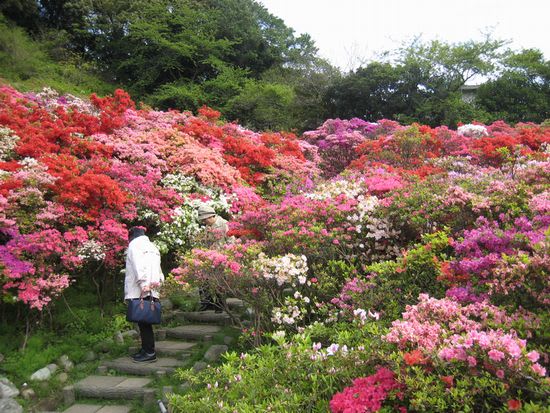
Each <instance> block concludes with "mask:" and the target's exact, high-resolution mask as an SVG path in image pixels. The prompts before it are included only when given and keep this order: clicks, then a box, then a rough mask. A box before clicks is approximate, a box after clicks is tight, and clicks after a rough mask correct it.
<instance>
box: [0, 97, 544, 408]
mask: <svg viewBox="0 0 550 413" xmlns="http://www.w3.org/2000/svg"><path fill="white" fill-rule="evenodd" d="M0 124H1V125H2V129H0V134H1V135H2V137H1V147H0V170H1V171H2V172H1V174H0V208H1V209H0V232H1V241H2V242H1V243H0V244H1V245H0V257H1V261H0V270H1V271H2V272H1V274H2V275H1V276H0V285H1V286H2V294H3V298H4V301H5V302H6V303H11V304H10V305H25V306H26V307H25V308H26V311H37V310H42V309H44V308H45V307H46V306H48V305H50V302H51V300H52V299H53V298H54V297H56V296H57V295H58V294H59V293H60V292H62V291H63V290H64V289H66V288H68V287H69V285H70V284H71V283H72V282H78V280H79V278H81V277H87V276H90V274H92V273H94V271H96V270H97V268H99V267H102V268H105V269H106V271H107V272H108V271H112V272H115V271H118V270H119V269H120V267H121V264H122V262H123V260H122V252H123V250H124V247H125V245H126V243H127V240H126V228H128V227H129V226H131V225H135V224H138V223H139V224H143V225H145V226H147V227H148V229H149V232H150V233H151V234H152V238H153V240H154V241H155V242H156V243H157V244H158V245H159V247H160V248H161V251H162V252H163V254H165V256H169V257H172V259H171V262H170V265H171V268H170V269H171V279H172V280H173V281H175V282H177V283H180V284H182V285H187V284H191V285H201V286H204V285H205V284H208V285H209V287H210V288H211V289H212V290H216V291H218V292H219V293H221V294H225V295H230V296H233V297H238V298H241V299H243V300H244V301H245V302H246V303H247V305H248V306H249V307H250V308H251V309H252V310H253V311H252V314H254V317H253V319H252V320H250V322H249V324H248V325H246V326H245V325H243V326H242V327H243V337H244V338H245V339H246V338H249V339H250V342H251V343H254V344H255V345H256V346H259V348H258V349H256V350H251V351H250V352H249V353H243V354H241V356H240V357H239V356H238V355H237V354H234V353H228V354H227V355H226V361H225V363H224V365H223V366H222V367H221V368H217V369H207V370H205V371H204V372H201V373H198V374H197V373H195V372H193V371H191V370H190V371H180V372H179V373H178V375H179V377H180V378H181V379H182V380H186V381H188V382H189V383H190V384H191V390H192V391H188V392H187V393H186V394H184V395H174V396H173V397H172V399H171V400H170V402H171V405H172V408H173V411H177V412H184V411H223V412H234V411H236V412H247V411H275V412H302V411H327V410H328V409H330V410H331V411H332V412H346V413H348V412H376V411H385V412H389V411H398V412H405V411H430V412H431V411H434V412H435V411H449V412H452V411H476V412H478V411H482V412H491V411H507V410H512V411H514V410H520V409H523V410H522V411H529V412H535V411H542V410H541V409H543V406H544V405H546V402H545V400H546V401H547V400H548V396H549V394H550V393H549V391H550V387H549V383H548V379H547V377H546V368H547V367H548V364H549V358H548V340H547V338H548V337H547V333H546V332H547V331H549V327H550V326H549V323H548V320H549V319H548V313H547V310H548V305H549V304H550V300H549V298H548V297H549V296H550V283H549V277H548V273H549V270H550V256H549V245H550V244H549V241H550V231H549V230H548V228H549V223H550V185H549V184H550V162H549V161H548V156H549V155H550V146H549V145H550V127H549V126H548V125H546V124H542V125H536V124H517V125H515V126H510V125H507V124H505V123H503V122H495V123H493V124H491V125H477V124H476V125H463V126H460V127H459V128H458V130H451V129H449V128H447V127H437V128H431V127H428V126H425V125H418V124H413V125H410V126H405V125H400V124H398V123H396V122H393V121H390V120H380V121H378V122H376V123H371V122H365V121H363V120H360V119H351V120H340V119H331V120H327V121H326V122H325V123H324V124H323V125H321V126H320V127H319V128H318V129H316V130H314V131H309V132H306V133H305V134H304V135H303V137H302V139H298V138H297V137H296V136H294V135H292V134H289V133H256V132H253V131H250V130H246V129H244V128H242V127H240V126H239V125H237V124H233V123H225V122H223V121H222V120H220V114H219V113H218V112H216V111H213V110H211V109H208V108H202V109H201V110H200V111H199V113H198V115H196V116H194V115H193V114H191V113H189V112H183V113H181V112H176V111H171V112H158V111H154V110H150V109H146V108H142V109H139V110H138V109H136V108H135V105H134V103H133V102H132V101H131V99H130V98H129V96H128V95H127V94H126V93H125V92H123V91H117V92H116V93H115V95H114V96H112V97H105V98H99V97H96V96H92V97H91V99H90V101H83V100H80V99H76V98H74V97H71V96H57V95H56V94H55V93H54V92H52V91H45V92H43V93H39V94H36V95H23V94H21V93H19V92H17V91H16V90H14V89H12V88H10V87H8V86H3V87H2V88H1V89H0ZM198 202H207V203H209V204H210V205H212V206H213V207H214V208H215V209H216V210H217V211H218V213H220V214H221V215H223V216H225V217H228V218H230V231H231V235H233V236H234V241H232V242H231V243H230V244H228V245H227V246H225V247H224V248H223V249H208V248H203V247H201V246H200V243H197V240H200V237H196V236H195V235H196V234H197V233H198V232H199V226H198V222H197V217H196V212H195V208H196V205H197V203H198ZM5 305H8V304H5Z"/></svg>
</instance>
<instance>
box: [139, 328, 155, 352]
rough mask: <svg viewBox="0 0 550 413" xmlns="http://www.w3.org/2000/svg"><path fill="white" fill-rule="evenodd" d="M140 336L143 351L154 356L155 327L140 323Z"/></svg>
mask: <svg viewBox="0 0 550 413" xmlns="http://www.w3.org/2000/svg"><path fill="white" fill-rule="evenodd" d="M138 327H139V334H140V336H141V348H142V349H143V351H145V352H147V353H149V354H153V353H154V352H155V334H154V333H153V325H152V324H148V323H138Z"/></svg>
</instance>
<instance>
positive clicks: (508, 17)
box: [259, 0, 550, 70]
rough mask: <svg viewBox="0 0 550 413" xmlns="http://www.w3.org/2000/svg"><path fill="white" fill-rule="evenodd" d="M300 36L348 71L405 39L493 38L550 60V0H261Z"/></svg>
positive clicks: (322, 54)
mask: <svg viewBox="0 0 550 413" xmlns="http://www.w3.org/2000/svg"><path fill="white" fill-rule="evenodd" d="M259 2H260V3H262V4H263V5H264V6H265V7H266V8H267V9H268V10H269V12H270V13H271V14H273V15H275V16H277V17H280V18H281V19H283V20H284V21H285V23H286V25H287V26H290V27H292V28H293V29H294V30H295V31H296V33H297V34H299V33H309V34H310V35H311V36H312V38H313V39H314V40H315V44H316V45H317V47H318V48H319V54H320V55H321V56H322V57H325V58H327V59H328V60H329V61H330V62H331V63H332V64H334V65H336V66H339V67H340V68H341V69H343V70H349V69H352V68H355V67H357V66H359V64H360V63H361V61H368V60H369V59H372V58H374V57H375V56H376V54H377V53H380V52H382V51H384V50H393V49H396V48H397V47H399V46H400V45H401V43H402V42H403V41H405V40H410V39H412V38H413V37H414V36H416V35H419V34H421V35H422V39H423V40H425V41H427V40H432V39H438V40H442V41H446V42H461V41H467V40H480V39H481V38H482V35H481V33H482V32H483V31H488V29H492V33H493V38H496V39H504V40H511V41H512V43H511V44H510V45H509V47H511V48H513V49H520V48H537V49H540V50H541V51H542V52H543V53H544V56H545V58H546V59H550V0H376V1H375V0H259Z"/></svg>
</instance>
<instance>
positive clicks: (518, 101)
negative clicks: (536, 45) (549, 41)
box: [476, 49, 550, 123]
mask: <svg viewBox="0 0 550 413" xmlns="http://www.w3.org/2000/svg"><path fill="white" fill-rule="evenodd" d="M476 102H477V104H478V105H479V106H480V107H481V108H483V109H484V110H486V111H487V112H489V113H491V117H492V118H493V119H503V120H505V121H507V122H511V123H516V122H524V121H531V122H543V121H544V120H545V119H548V118H550V61H548V60H547V61H545V60H544V56H543V55H542V53H541V52H540V51H539V50H533V49H528V50H523V51H521V52H518V53H515V54H513V55H511V56H510V57H509V58H508V59H507V61H506V69H505V70H504V72H503V73H502V74H501V75H500V76H498V77H497V78H496V79H492V80H490V81H488V82H486V83H484V84H483V85H481V86H480V87H479V90H478V91H477V98H476Z"/></svg>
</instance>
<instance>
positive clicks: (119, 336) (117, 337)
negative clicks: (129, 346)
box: [113, 331, 124, 344]
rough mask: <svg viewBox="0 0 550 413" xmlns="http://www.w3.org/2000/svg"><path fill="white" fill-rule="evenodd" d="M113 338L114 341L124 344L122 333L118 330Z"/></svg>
mask: <svg viewBox="0 0 550 413" xmlns="http://www.w3.org/2000/svg"><path fill="white" fill-rule="evenodd" d="M113 338H114V340H115V343H117V344H124V336H123V335H122V333H121V332H120V331H117V332H116V333H115V335H114V337H113Z"/></svg>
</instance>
